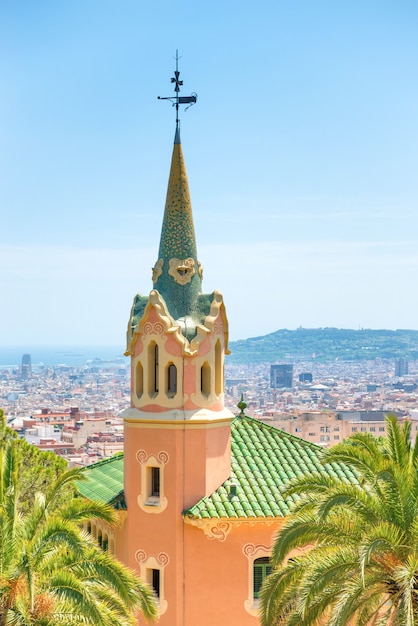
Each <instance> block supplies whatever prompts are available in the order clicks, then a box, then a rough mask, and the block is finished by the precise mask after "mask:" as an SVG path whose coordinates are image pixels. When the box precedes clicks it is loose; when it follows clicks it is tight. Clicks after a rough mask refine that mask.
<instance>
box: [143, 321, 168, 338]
mask: <svg viewBox="0 0 418 626" xmlns="http://www.w3.org/2000/svg"><path fill="white" fill-rule="evenodd" d="M143 330H144V334H145V335H162V334H163V332H164V326H163V324H162V323H161V322H155V324H151V322H146V323H145V324H144V328H143Z"/></svg>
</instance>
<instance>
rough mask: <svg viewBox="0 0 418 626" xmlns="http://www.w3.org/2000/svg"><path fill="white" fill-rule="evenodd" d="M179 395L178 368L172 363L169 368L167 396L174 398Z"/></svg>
mask: <svg viewBox="0 0 418 626" xmlns="http://www.w3.org/2000/svg"><path fill="white" fill-rule="evenodd" d="M176 393H177V367H176V366H175V365H174V363H170V364H169V365H168V367H167V394H168V395H169V396H174V395H175V394H176Z"/></svg>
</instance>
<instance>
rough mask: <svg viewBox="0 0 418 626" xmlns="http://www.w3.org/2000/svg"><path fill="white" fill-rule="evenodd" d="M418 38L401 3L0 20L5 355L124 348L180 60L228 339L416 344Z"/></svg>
mask: <svg viewBox="0 0 418 626" xmlns="http://www.w3.org/2000/svg"><path fill="white" fill-rule="evenodd" d="M417 26H418V6H417V5H416V3H415V2H412V1H411V2H407V1H404V0H400V1H399V2H396V3H394V2H386V1H385V0H380V1H377V0H375V1H373V0H370V1H369V2H364V1H360V0H354V1H353V2H350V3H336V2H333V1H328V2H326V1H318V2H312V1H308V0H305V1H301V2H298V3H294V2H290V1H283V2H277V1H273V0H271V1H262V2H260V3H253V2H245V1H244V2H242V1H241V2H235V1H231V2H219V1H218V0H214V1H213V2H211V3H206V4H202V3H196V2H189V1H185V2H182V3H173V2H166V1H165V0H163V1H161V2H155V3H142V2H138V1H136V0H135V1H134V0H124V1H122V2H119V3H115V2H110V1H107V0H105V1H103V0H101V1H100V2H99V1H98V0H90V1H88V2H84V1H81V0H72V2H69V3H56V2H52V1H45V2H39V1H35V2H10V1H6V2H3V3H1V6H0V81H1V97H0V199H1V207H2V219H1V243H0V250H1V252H0V254H1V259H2V263H1V270H0V280H1V284H2V296H3V298H2V307H1V312H0V323H1V329H2V330H1V334H0V345H3V346H12V345H21V346H24V345H26V344H27V345H29V346H31V345H40V344H44V345H58V344H59V345H72V344H73V345H92V344H94V345H120V346H121V348H123V342H124V330H125V327H126V324H127V320H128V315H129V308H130V306H131V303H132V299H133V296H134V294H135V293H136V292H142V293H145V294H146V293H148V292H149V291H150V289H151V287H152V283H151V267H152V266H153V264H154V263H155V261H156V259H157V253H158V241H159V235H160V228H161V222H162V214H163V209H164V202H165V193H166V188H167V180H168V172H169V166H170V159H171V149H172V141H173V137H174V110H173V109H171V108H170V106H169V104H168V103H167V102H159V101H158V100H157V96H169V95H172V93H173V92H172V85H171V84H170V77H171V76H172V74H173V70H174V65H175V62H174V59H173V57H174V55H175V50H176V48H178V49H179V54H180V56H181V59H180V71H181V78H182V79H183V80H184V87H183V93H184V95H188V94H190V93H191V92H197V94H198V102H197V105H196V106H194V107H192V108H191V109H190V110H188V111H187V112H186V113H183V114H182V142H183V150H184V154H185V160H186V166H187V169H188V175H189V182H190V190H191V196H192V203H193V209H194V217H195V227H196V236H197V242H198V251H199V257H200V260H201V262H202V265H203V267H204V271H205V273H204V283H203V287H204V290H205V292H210V291H212V290H213V289H219V290H221V291H222V292H223V294H224V298H225V302H226V306H227V313H228V317H229V321H230V331H231V338H232V339H239V338H245V337H249V336H254V335H262V334H265V333H268V332H272V331H274V330H276V329H278V328H284V327H287V328H295V327H297V326H300V325H301V326H304V327H317V326H336V327H349V328H358V327H369V328H418V322H417V316H416V311H417V309H418V294H417V290H416V289H415V283H416V276H417V270H418V245H417V243H418V242H417V238H418V234H417V233H418V211H417V208H418V207H417V198H418V194H417V191H418V189H417V187H418V185H417V176H416V172H417V170H418V156H417V145H418V118H417V115H416V106H417V101H418V87H417V81H416V79H415V78H416V67H417V64H418V37H417V32H418V31H417ZM255 298H259V299H261V300H262V302H263V310H264V315H263V316H261V315H260V314H257V325H256V326H255V325H254V320H253V319H252V315H251V312H252V310H253V307H254V299H255Z"/></svg>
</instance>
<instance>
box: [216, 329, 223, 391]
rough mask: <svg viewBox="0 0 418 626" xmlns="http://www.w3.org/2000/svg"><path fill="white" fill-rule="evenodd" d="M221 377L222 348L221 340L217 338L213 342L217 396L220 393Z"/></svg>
mask: <svg viewBox="0 0 418 626" xmlns="http://www.w3.org/2000/svg"><path fill="white" fill-rule="evenodd" d="M222 379H223V372H222V348H221V342H220V341H219V339H218V341H217V342H216V344H215V393H216V395H217V396H219V395H221V393H222V387H223V385H222Z"/></svg>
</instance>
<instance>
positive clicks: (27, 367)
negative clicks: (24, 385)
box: [20, 354, 32, 380]
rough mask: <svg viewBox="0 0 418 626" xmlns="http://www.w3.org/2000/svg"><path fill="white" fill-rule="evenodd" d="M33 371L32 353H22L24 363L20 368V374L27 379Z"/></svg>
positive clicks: (23, 378)
mask: <svg viewBox="0 0 418 626" xmlns="http://www.w3.org/2000/svg"><path fill="white" fill-rule="evenodd" d="M31 373H32V359H31V356H30V354H23V355H22V365H21V369H20V375H21V378H22V380H27V379H28V378H29V376H30V375H31Z"/></svg>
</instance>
